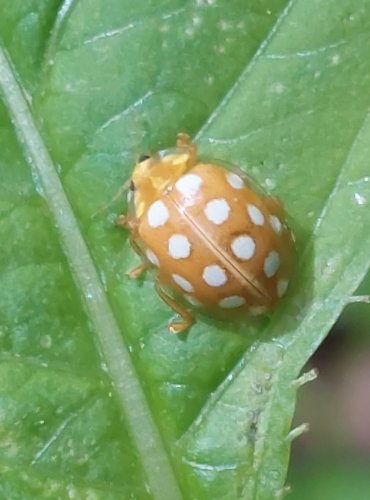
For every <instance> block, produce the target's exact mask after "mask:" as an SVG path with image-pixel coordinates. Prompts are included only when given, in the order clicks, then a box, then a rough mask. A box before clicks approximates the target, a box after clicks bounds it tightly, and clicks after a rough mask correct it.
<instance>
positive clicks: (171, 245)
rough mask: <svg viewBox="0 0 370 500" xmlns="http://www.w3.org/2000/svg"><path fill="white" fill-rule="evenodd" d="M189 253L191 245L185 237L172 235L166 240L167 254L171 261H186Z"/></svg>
mask: <svg viewBox="0 0 370 500" xmlns="http://www.w3.org/2000/svg"><path fill="white" fill-rule="evenodd" d="M190 252H191V244H190V241H189V240H188V239H187V237H186V236H184V235H182V234H174V235H173V236H171V238H170V239H169V240H168V253H169V254H170V256H171V257H172V258H173V259H186V258H187V257H189V255H190Z"/></svg>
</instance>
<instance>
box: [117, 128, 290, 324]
mask: <svg viewBox="0 0 370 500" xmlns="http://www.w3.org/2000/svg"><path fill="white" fill-rule="evenodd" d="M128 200H129V204H130V211H129V213H128V214H127V215H121V216H120V217H119V219H118V221H117V222H118V224H119V225H123V226H125V227H126V228H128V229H129V231H130V234H131V244H132V247H133V249H134V250H135V251H136V252H137V253H138V254H139V255H140V257H141V259H142V263H141V265H140V266H138V267H137V268H135V269H133V270H131V271H130V272H129V275H130V276H131V277H134V278H137V277H138V276H140V275H141V274H142V273H143V271H145V270H146V269H147V268H149V267H154V268H155V269H156V290H157V292H158V294H159V295H160V297H161V298H162V299H163V300H164V301H165V302H166V303H167V304H168V305H169V306H170V307H171V308H172V309H173V310H174V311H175V312H176V313H178V315H179V316H180V320H177V321H172V322H171V323H170V325H169V330H170V332H173V333H180V332H183V331H184V330H186V329H187V328H189V327H190V326H191V325H192V323H193V322H194V318H193V314H192V311H193V310H194V307H195V308H200V309H201V310H203V311H204V312H205V313H209V314H213V315H217V316H220V317H221V318H223V317H225V318H226V317H229V316H230V314H232V315H234V314H236V313H244V314H245V313H250V314H258V313H262V312H266V311H269V310H271V309H272V308H273V307H274V305H275V304H276V303H277V302H278V300H279V299H280V298H281V297H282V296H283V295H284V294H285V293H286V291H287V288H288V285H289V282H290V279H291V275H292V267H293V266H292V263H293V262H294V255H295V249H294V235H293V233H292V231H291V230H290V229H289V227H288V225H287V222H286V220H285V214H284V209H283V207H282V204H281V202H280V201H279V200H278V199H277V198H276V197H273V196H268V195H266V194H265V193H264V192H263V191H262V190H261V188H259V187H258V186H257V185H256V184H255V183H253V181H251V179H249V178H248V177H247V176H246V175H245V174H244V173H243V172H241V171H239V170H236V169H235V168H234V169H230V167H227V166H226V164H224V163H222V162H217V161H214V160H212V161H204V162H202V161H199V160H198V158H197V148H196V146H195V145H194V144H193V143H192V142H191V140H190V137H189V136H188V135H187V134H179V135H178V139H177V145H176V148H173V149H168V150H165V151H160V152H158V153H156V154H155V155H153V156H147V155H145V156H142V157H140V158H139V160H138V162H137V163H136V165H135V167H134V170H133V173H132V177H131V182H130V188H129V191H128Z"/></svg>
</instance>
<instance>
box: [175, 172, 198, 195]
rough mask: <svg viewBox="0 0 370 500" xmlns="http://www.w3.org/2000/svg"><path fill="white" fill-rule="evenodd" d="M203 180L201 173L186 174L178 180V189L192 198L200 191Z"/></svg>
mask: <svg viewBox="0 0 370 500" xmlns="http://www.w3.org/2000/svg"><path fill="white" fill-rule="evenodd" d="M202 183H203V181H202V178H201V177H199V175H196V174H186V175H183V176H182V177H180V179H179V180H178V181H177V182H176V184H175V186H176V189H177V190H178V191H179V192H180V193H181V194H182V195H183V196H185V197H186V198H192V197H193V196H195V195H196V194H197V192H198V191H199V188H200V186H201V185H202Z"/></svg>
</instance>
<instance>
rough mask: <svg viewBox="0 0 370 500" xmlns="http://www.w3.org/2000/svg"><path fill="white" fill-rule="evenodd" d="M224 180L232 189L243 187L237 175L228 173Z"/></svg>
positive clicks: (241, 180)
mask: <svg viewBox="0 0 370 500" xmlns="http://www.w3.org/2000/svg"><path fill="white" fill-rule="evenodd" d="M226 180H227V182H228V183H229V184H230V186H231V187H233V188H234V189H242V188H243V187H244V182H243V179H242V178H241V177H239V175H237V174H233V173H228V174H227V176H226Z"/></svg>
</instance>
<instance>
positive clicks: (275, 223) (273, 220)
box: [270, 215, 283, 234]
mask: <svg viewBox="0 0 370 500" xmlns="http://www.w3.org/2000/svg"><path fill="white" fill-rule="evenodd" d="M270 224H271V227H272V229H273V230H274V231H275V233H276V234H280V233H281V229H282V227H283V226H282V224H281V222H280V219H279V218H278V217H276V215H271V216H270Z"/></svg>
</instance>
